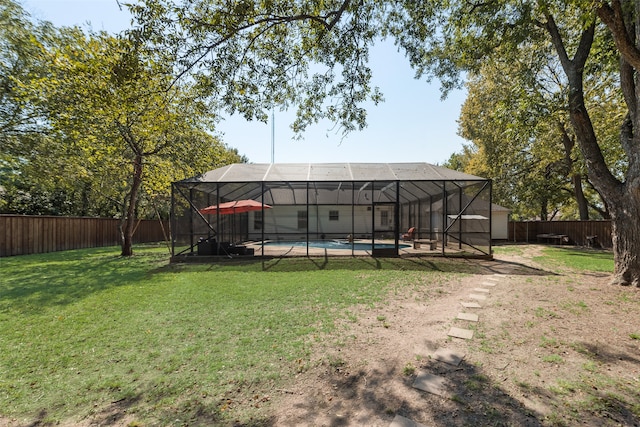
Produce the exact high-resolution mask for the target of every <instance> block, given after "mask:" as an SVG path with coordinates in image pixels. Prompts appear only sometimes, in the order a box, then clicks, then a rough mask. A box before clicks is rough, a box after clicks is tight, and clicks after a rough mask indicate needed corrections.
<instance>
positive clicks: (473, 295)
mask: <svg viewBox="0 0 640 427" xmlns="http://www.w3.org/2000/svg"><path fill="white" fill-rule="evenodd" d="M469 298H471V299H477V300H479V301H484V300H486V299H487V296H486V295H479V294H470V295H469Z"/></svg>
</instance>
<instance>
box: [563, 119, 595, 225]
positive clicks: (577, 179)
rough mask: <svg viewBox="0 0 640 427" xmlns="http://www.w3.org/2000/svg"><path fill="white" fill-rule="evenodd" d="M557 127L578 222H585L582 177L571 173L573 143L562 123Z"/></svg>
mask: <svg viewBox="0 0 640 427" xmlns="http://www.w3.org/2000/svg"><path fill="white" fill-rule="evenodd" d="M558 127H559V129H560V135H562V145H563V146H564V164H565V168H566V171H567V175H568V176H570V177H571V183H572V185H573V194H574V196H575V198H576V203H577V205H578V214H579V215H580V221H587V220H588V219H589V205H588V203H587V198H586V197H585V196H584V191H583V190H582V176H581V175H580V174H578V173H574V172H573V164H574V163H575V162H574V160H573V157H571V154H572V153H573V147H574V145H575V141H574V140H573V138H571V137H570V136H569V133H568V132H567V129H566V128H565V125H564V123H559V124H558Z"/></svg>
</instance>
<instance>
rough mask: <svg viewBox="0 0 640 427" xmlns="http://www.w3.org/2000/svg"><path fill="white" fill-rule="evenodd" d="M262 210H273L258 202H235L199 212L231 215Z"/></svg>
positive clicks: (210, 207) (213, 206)
mask: <svg viewBox="0 0 640 427" xmlns="http://www.w3.org/2000/svg"><path fill="white" fill-rule="evenodd" d="M262 209H271V206H269V205H265V204H264V203H260V202H258V201H256V200H250V199H249V200H234V201H232V202H225V203H220V204H219V205H212V206H209V207H206V208H202V209H200V210H199V212H200V213H201V214H203V215H208V214H220V215H229V214H237V213H242V212H251V211H259V210H262Z"/></svg>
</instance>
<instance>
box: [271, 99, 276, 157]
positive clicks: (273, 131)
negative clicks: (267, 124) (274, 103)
mask: <svg viewBox="0 0 640 427" xmlns="http://www.w3.org/2000/svg"><path fill="white" fill-rule="evenodd" d="M274 110H275V109H274V108H271V164H273V163H275V151H276V142H275V139H276V138H275V136H276V115H275V112H274Z"/></svg>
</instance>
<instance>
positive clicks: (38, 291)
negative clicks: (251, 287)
mask: <svg viewBox="0 0 640 427" xmlns="http://www.w3.org/2000/svg"><path fill="white" fill-rule="evenodd" d="M166 260H167V256H166V255H165V254H160V253H145V252H142V251H141V253H140V255H134V256H133V257H130V258H125V257H121V256H119V253H118V250H117V249H114V248H102V249H92V250H74V251H65V252H54V253H49V254H38V255H26V256H20V257H12V258H3V259H2V260H1V261H0V311H2V310H6V309H8V308H9V307H10V308H11V309H12V310H19V311H24V312H32V311H37V310H39V309H41V308H43V307H46V306H55V305H66V304H70V303H73V302H75V301H77V300H79V299H82V298H85V297H87V296H89V295H91V294H94V293H97V292H101V291H104V290H107V289H110V288H114V287H118V286H122V285H130V284H132V283H136V282H138V281H140V280H142V279H145V278H147V277H148V276H149V275H150V274H153V271H154V269H155V268H156V267H157V266H158V265H159V264H162V263H163V262H164V263H166Z"/></svg>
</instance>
